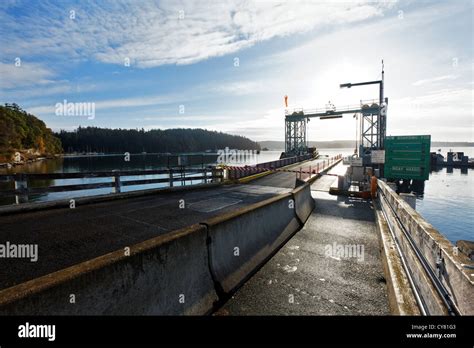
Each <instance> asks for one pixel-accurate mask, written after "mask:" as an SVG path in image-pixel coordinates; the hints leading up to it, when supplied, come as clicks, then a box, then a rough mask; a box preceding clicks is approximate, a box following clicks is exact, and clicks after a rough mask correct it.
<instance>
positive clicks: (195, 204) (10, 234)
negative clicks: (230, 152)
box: [0, 184, 290, 289]
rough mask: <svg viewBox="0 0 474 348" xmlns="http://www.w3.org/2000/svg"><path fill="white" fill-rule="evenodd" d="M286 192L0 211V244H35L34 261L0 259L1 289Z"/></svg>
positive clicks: (201, 192) (246, 189)
mask: <svg viewBox="0 0 474 348" xmlns="http://www.w3.org/2000/svg"><path fill="white" fill-rule="evenodd" d="M289 191H290V189H287V188H280V187H276V188H275V187H268V186H259V185H251V184H248V185H228V186H220V187H212V188H205V189H198V190H189V191H180V192H173V193H157V194H154V195H148V196H142V197H134V198H127V199H120V200H111V201H106V202H100V203H93V204H87V205H84V206H80V205H78V206H76V208H75V209H69V208H62V209H47V210H40V211H34V212H28V213H21V214H14V215H6V216H0V226H1V228H0V241H1V242H0V243H1V244H3V243H6V241H8V242H10V243H11V244H37V245H38V249H39V252H38V254H39V255H38V261H37V262H31V261H30V260H29V259H18V258H9V259H5V258H1V259H0V289H3V288H6V287H9V286H12V285H15V284H18V283H20V282H23V281H26V280H29V279H33V278H35V277H38V276H42V275H45V274H48V273H51V272H54V271H57V270H59V269H62V268H65V267H68V266H72V265H74V264H77V263H80V262H83V261H86V260H89V259H91V258H94V257H97V256H100V255H104V254H106V253H109V252H112V251H116V250H119V249H121V248H124V247H126V246H130V245H132V244H134V243H139V242H141V241H144V240H147V239H150V238H153V237H156V236H159V235H162V234H165V233H168V232H170V231H173V230H176V229H179V228H183V227H186V226H189V225H192V224H195V223H198V222H201V221H203V220H205V219H207V218H210V217H212V216H216V215H219V214H222V213H226V212H229V211H233V210H236V209H239V208H242V207H244V206H247V205H250V204H253V203H256V202H259V201H262V200H265V199H268V198H270V197H273V196H275V195H278V194H281V193H285V192H289ZM182 203H184V207H185V208H184V209H182V208H180V204H182Z"/></svg>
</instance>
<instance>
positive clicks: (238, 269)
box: [204, 193, 301, 294]
mask: <svg viewBox="0 0 474 348" xmlns="http://www.w3.org/2000/svg"><path fill="white" fill-rule="evenodd" d="M204 224H205V225H206V226H207V228H208V232H209V238H210V244H209V257H210V266H211V271H212V272H213V276H214V280H215V281H216V282H217V283H218V285H219V286H220V290H222V291H223V292H225V293H227V294H229V293H231V292H232V291H234V290H235V289H236V288H237V287H238V286H239V285H240V284H242V283H243V282H244V281H245V280H246V279H247V278H248V277H249V276H250V275H251V274H252V273H253V272H254V271H255V270H256V269H258V268H259V266H260V265H262V264H263V263H264V262H265V261H266V260H267V259H268V258H269V257H270V256H271V255H272V254H273V253H274V252H275V251H276V250H278V248H279V247H280V246H281V245H282V244H283V243H285V241H286V240H287V239H288V238H289V237H291V236H292V235H293V233H295V232H296V231H297V230H298V229H299V228H300V227H301V225H300V222H299V221H298V219H297V218H296V214H295V209H294V198H293V195H292V194H291V193H287V194H284V195H281V196H278V197H276V198H271V199H269V200H267V201H264V202H261V203H258V204H257V205H254V206H252V207H249V209H245V210H242V211H238V212H235V213H230V214H226V215H222V216H218V217H216V218H214V219H210V220H208V221H205V222H204Z"/></svg>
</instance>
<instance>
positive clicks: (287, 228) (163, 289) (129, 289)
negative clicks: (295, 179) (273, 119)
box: [0, 184, 314, 315]
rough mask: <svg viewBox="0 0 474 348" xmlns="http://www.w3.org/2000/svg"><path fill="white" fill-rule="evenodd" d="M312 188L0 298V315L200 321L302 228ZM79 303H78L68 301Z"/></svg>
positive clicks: (311, 203) (91, 262)
mask: <svg viewBox="0 0 474 348" xmlns="http://www.w3.org/2000/svg"><path fill="white" fill-rule="evenodd" d="M313 207H314V201H313V198H312V197H311V191H310V185H309V184H305V185H303V186H301V187H299V188H297V189H295V190H294V192H291V193H286V194H282V195H279V196H276V197H273V198H270V199H267V200H265V201H262V202H259V203H256V204H253V205H251V206H248V207H244V208H242V209H240V210H237V211H235V212H231V213H228V214H223V215H221V216H218V217H216V218H213V219H209V220H208V221H204V222H203V223H201V224H197V225H192V226H190V227H188V228H184V229H181V230H177V231H174V232H171V233H168V234H166V235H163V236H159V237H156V238H153V239H150V240H147V241H144V242H141V243H138V244H135V245H133V246H130V253H129V254H128V255H127V254H126V250H125V249H124V250H118V251H116V252H113V253H109V254H106V255H103V256H100V257H97V258H94V259H92V260H89V261H86V262H83V263H80V264H78V265H75V266H72V267H69V268H66V269H63V270H60V271H58V272H55V273H51V274H48V275H46V276H43V277H40V278H36V279H33V280H31V281H27V282H25V283H22V284H19V285H16V286H14V287H11V288H8V289H4V290H2V291H0V315H103V314H105V315H181V314H185V315H186V314H187V315H194V314H196V315H202V314H206V313H209V312H211V311H212V309H213V307H214V305H215V303H216V301H218V300H219V297H218V295H225V294H229V293H231V292H233V291H234V290H235V289H236V288H237V287H238V286H239V285H240V284H242V283H243V282H244V281H245V280H246V279H248V278H249V277H250V276H251V275H252V274H253V273H254V272H255V271H256V270H257V269H258V268H259V267H260V266H261V265H262V264H263V263H264V262H265V261H266V260H267V259H268V258H269V257H271V256H272V255H273V253H275V252H276V251H277V250H278V249H279V247H280V246H282V245H283V244H284V243H285V242H286V241H287V240H288V239H289V238H290V237H291V236H292V235H293V234H294V233H295V232H296V231H297V230H299V229H300V228H301V227H302V222H304V221H306V219H307V218H308V216H309V214H311V211H312V210H313ZM72 296H74V302H75V303H71V300H72V299H73V297H72Z"/></svg>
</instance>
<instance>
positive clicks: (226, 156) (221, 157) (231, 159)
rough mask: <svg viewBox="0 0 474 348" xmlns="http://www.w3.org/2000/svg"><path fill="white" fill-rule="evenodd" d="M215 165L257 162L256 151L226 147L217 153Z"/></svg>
mask: <svg viewBox="0 0 474 348" xmlns="http://www.w3.org/2000/svg"><path fill="white" fill-rule="evenodd" d="M217 155H218V156H217V163H218V164H225V163H245V162H256V161H257V155H258V152H257V150H236V149H229V148H228V147H226V148H225V149H224V150H218V151H217Z"/></svg>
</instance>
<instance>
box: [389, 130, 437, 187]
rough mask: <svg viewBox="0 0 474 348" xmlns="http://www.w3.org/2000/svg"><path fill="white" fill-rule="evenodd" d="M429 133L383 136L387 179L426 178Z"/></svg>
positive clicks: (428, 161)
mask: <svg viewBox="0 0 474 348" xmlns="http://www.w3.org/2000/svg"><path fill="white" fill-rule="evenodd" d="M430 147H431V135H400V136H388V137H386V138H385V166H384V176H385V177H386V178H387V179H415V180H428V178H429V175H430Z"/></svg>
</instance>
